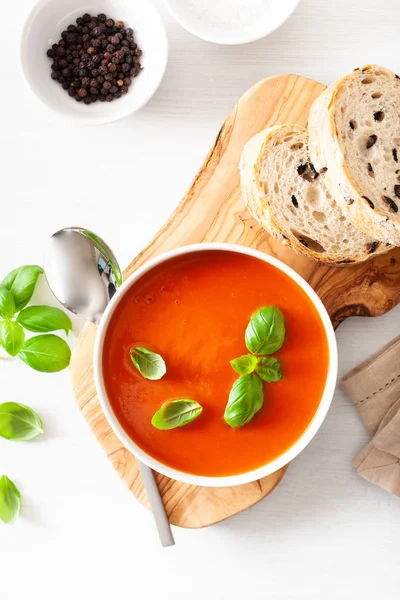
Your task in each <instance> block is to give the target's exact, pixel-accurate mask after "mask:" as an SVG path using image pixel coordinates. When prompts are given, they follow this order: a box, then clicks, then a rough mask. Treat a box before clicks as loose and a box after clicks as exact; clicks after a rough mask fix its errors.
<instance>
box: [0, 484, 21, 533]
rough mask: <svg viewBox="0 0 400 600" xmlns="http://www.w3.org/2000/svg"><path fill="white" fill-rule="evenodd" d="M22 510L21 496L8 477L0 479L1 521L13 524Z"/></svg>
mask: <svg viewBox="0 0 400 600" xmlns="http://www.w3.org/2000/svg"><path fill="white" fill-rule="evenodd" d="M20 510H21V494H20V493H19V491H18V490H17V488H16V487H15V485H14V484H13V482H12V481H11V479H9V478H8V477H7V475H3V477H1V479H0V519H1V520H2V521H3V523H7V524H11V523H13V522H14V521H15V519H16V518H17V517H18V515H19V512H20Z"/></svg>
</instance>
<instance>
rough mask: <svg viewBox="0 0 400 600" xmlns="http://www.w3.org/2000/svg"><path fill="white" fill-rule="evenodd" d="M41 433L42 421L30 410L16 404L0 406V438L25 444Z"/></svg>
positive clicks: (27, 407)
mask: <svg viewBox="0 0 400 600" xmlns="http://www.w3.org/2000/svg"><path fill="white" fill-rule="evenodd" d="M41 433H43V425H42V421H41V420H40V417H39V415H38V414H36V413H35V411H34V410H32V408H29V406H25V405H24V404H19V403H18V402H4V403H3V404H0V437H3V438H5V439H6V440H14V441H16V442H26V441H28V440H33V439H34V438H35V437H37V436H38V435H40V434H41Z"/></svg>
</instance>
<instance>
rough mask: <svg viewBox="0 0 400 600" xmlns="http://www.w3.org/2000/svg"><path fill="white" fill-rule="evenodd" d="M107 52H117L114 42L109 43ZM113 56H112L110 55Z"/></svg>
mask: <svg viewBox="0 0 400 600" xmlns="http://www.w3.org/2000/svg"><path fill="white" fill-rule="evenodd" d="M107 52H109V53H110V54H112V53H113V52H115V46H113V45H112V44H108V46H107ZM110 58H111V56H110Z"/></svg>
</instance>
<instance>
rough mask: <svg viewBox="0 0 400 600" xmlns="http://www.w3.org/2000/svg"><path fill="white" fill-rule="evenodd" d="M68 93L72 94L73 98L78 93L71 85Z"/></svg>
mask: <svg viewBox="0 0 400 600" xmlns="http://www.w3.org/2000/svg"><path fill="white" fill-rule="evenodd" d="M68 95H69V96H71V98H73V97H74V96H75V95H76V91H75V89H74V88H71V87H70V88H69V90H68Z"/></svg>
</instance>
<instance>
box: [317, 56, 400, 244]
mask: <svg viewBox="0 0 400 600" xmlns="http://www.w3.org/2000/svg"><path fill="white" fill-rule="evenodd" d="M308 131H309V146H310V157H311V160H312V162H313V163H314V165H315V168H316V169H317V170H320V169H323V168H327V169H328V171H327V179H328V180H329V182H330V185H331V189H332V190H333V191H334V193H335V197H336V200H337V201H338V202H339V203H340V204H341V206H342V209H343V212H344V214H345V215H346V217H348V219H350V220H351V222H352V223H353V225H355V226H356V227H357V228H358V229H361V230H362V231H363V232H364V233H365V234H367V235H371V236H373V238H374V239H376V240H379V241H380V242H382V243H387V244H393V245H398V246H399V245H400V211H399V208H400V78H399V77H398V76H397V75H395V73H393V72H392V71H389V70H388V69H385V68H384V67H380V66H378V65H367V66H364V67H360V68H358V69H355V70H354V71H353V72H352V73H350V74H349V75H346V76H345V77H343V78H342V79H340V80H339V81H338V82H336V83H334V84H332V85H331V86H329V87H328V88H327V89H326V90H325V91H324V92H323V93H322V95H321V96H320V97H319V98H317V100H316V101H315V102H314V104H313V106H312V108H311V112H310V118H309V122H308Z"/></svg>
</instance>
